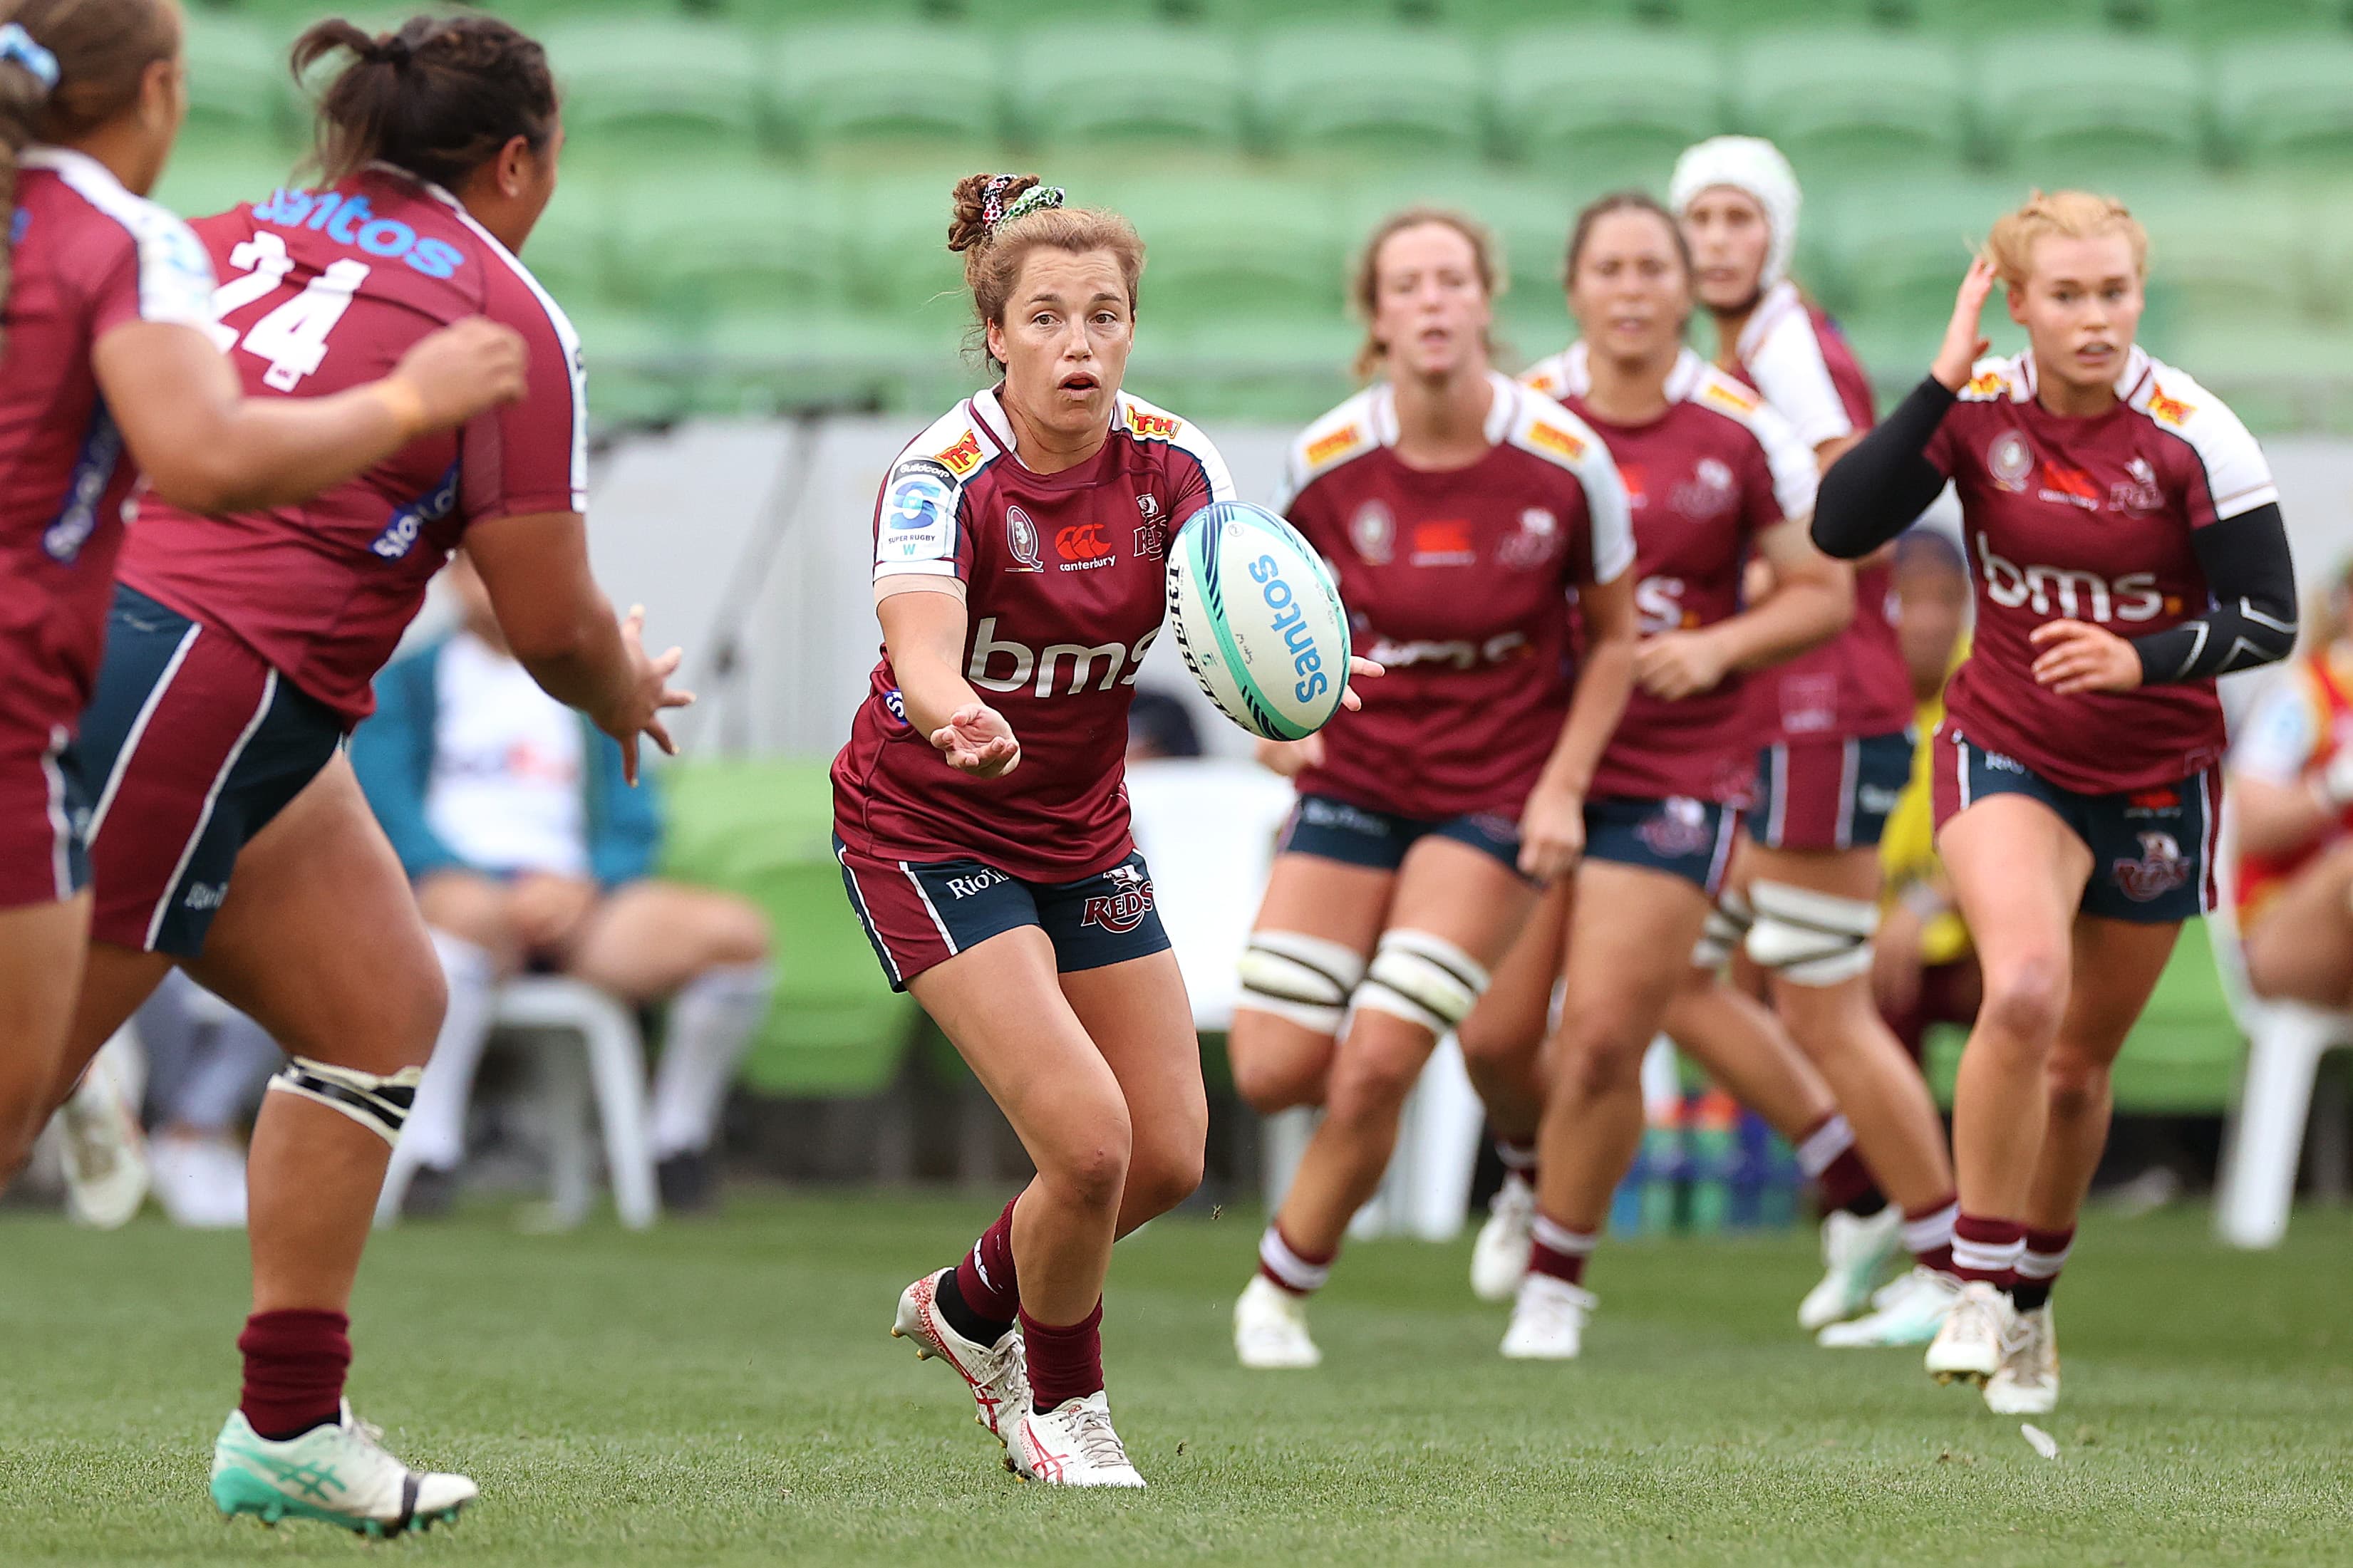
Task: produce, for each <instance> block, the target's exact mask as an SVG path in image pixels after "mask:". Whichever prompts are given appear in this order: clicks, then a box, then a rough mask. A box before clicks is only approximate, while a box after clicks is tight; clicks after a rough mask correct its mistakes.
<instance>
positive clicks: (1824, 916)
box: [1748, 882, 1879, 985]
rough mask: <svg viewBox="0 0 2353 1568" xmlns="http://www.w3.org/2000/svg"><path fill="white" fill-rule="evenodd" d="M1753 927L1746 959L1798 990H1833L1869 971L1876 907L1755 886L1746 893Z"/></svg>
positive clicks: (1776, 885)
mask: <svg viewBox="0 0 2353 1568" xmlns="http://www.w3.org/2000/svg"><path fill="white" fill-rule="evenodd" d="M1748 896H1749V900H1750V901H1751V902H1752V903H1754V904H1755V905H1756V907H1757V923H1756V924H1755V925H1754V926H1751V927H1750V928H1749V931H1748V956H1749V957H1751V958H1753V959H1755V960H1756V961H1757V963H1761V964H1763V965H1764V966H1765V967H1766V968H1767V969H1772V970H1778V971H1779V972H1780V973H1782V974H1785V975H1787V976H1788V978H1789V979H1790V980H1791V981H1792V982H1794V983H1795V984H1799V985H1836V984H1841V982H1843V981H1848V980H1852V979H1853V978H1854V977H1855V976H1856V975H1859V974H1866V973H1870V971H1871V938H1872V933H1873V932H1874V931H1877V930H1878V929H1879V906H1878V905H1876V904H1873V903H1869V902H1866V901H1865V900H1862V899H1842V898H1839V897H1837V896H1836V895H1834V894H1831V893H1817V892H1814V891H1811V890H1810V889H1805V888H1792V887H1789V886H1788V885H1787V884H1786V883H1781V882H1757V883H1755V884H1752V885H1751V886H1750V888H1749V889H1748Z"/></svg>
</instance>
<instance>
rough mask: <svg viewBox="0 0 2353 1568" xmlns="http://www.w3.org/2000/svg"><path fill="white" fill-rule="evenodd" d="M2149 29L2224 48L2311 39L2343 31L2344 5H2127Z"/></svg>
mask: <svg viewBox="0 0 2353 1568" xmlns="http://www.w3.org/2000/svg"><path fill="white" fill-rule="evenodd" d="M2131 3H2132V4H2133V5H2135V7H2136V8H2137V9H2138V10H2139V11H2141V12H2142V13H2144V15H2145V16H2146V19H2147V22H2148V24H2149V25H2150V26H2156V27H2158V28H2160V29H2162V30H2164V31H2166V32H2168V33H2172V34H2175V35H2177V36H2179V37H2185V38H2189V39H2192V40H2202V41H2204V42H2207V43H2211V44H2215V45H2228V44H2233V43H2237V42H2240V41H2242V40H2243V39H2246V38H2249V37H2268V36H2272V35H2294V36H2302V37H2306V38H2310V37H2313V35H2316V34H2321V33H2325V32H2327V31H2328V30H2331V29H2334V30H2336V31H2337V32H2338V33H2339V34H2342V33H2343V31H2344V30H2345V26H2346V15H2347V14H2346V6H2345V4H2344V0H2131Z"/></svg>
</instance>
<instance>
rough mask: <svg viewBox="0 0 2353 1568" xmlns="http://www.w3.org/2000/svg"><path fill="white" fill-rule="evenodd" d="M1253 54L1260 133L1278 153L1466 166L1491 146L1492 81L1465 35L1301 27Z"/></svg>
mask: <svg viewBox="0 0 2353 1568" xmlns="http://www.w3.org/2000/svg"><path fill="white" fill-rule="evenodd" d="M1250 53H1251V54H1252V56H1253V57H1254V61H1253V63H1254V64H1255V66H1256V68H1257V79H1256V83H1255V87H1256V91H1255V94H1254V97H1255V100H1256V108H1257V119H1258V123H1259V128H1260V131H1261V133H1262V134H1263V135H1264V137H1265V138H1266V141H1267V142H1268V144H1269V145H1270V146H1271V147H1273V148H1274V149H1276V150H1278V151H1281V152H1289V153H1319V152H1322V153H1372V154H1377V155H1380V156H1383V157H1388V158H1398V157H1412V158H1433V159H1434V158H1454V159H1468V158H1475V157H1477V156H1478V155H1479V154H1480V153H1481V152H1482V150H1483V149H1484V146H1485V142H1486V102H1485V99H1486V93H1485V80H1484V77H1483V74H1482V71H1481V70H1480V68H1479V62H1478V59H1477V58H1476V57H1475V56H1474V55H1473V54H1472V49H1471V47H1470V46H1469V45H1468V44H1466V43H1464V42H1462V41H1461V39H1459V38H1455V37H1450V36H1448V35H1446V34H1444V33H1437V32H1417V31H1411V30H1408V29H1405V28H1381V29H1373V28H1366V27H1345V26H1333V27H1297V28H1286V29H1284V30H1283V31H1282V32H1280V33H1275V34H1271V35H1269V36H1268V37H1266V38H1264V39H1263V40H1261V42H1260V43H1259V44H1257V45H1256V46H1254V47H1253V48H1252V49H1251V51H1250Z"/></svg>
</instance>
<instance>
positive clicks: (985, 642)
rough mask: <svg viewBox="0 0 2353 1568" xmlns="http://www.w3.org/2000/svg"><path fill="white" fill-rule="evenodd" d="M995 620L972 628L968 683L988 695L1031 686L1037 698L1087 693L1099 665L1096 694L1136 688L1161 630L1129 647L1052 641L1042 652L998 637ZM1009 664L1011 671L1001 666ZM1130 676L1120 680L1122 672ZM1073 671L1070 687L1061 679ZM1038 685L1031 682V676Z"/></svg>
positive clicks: (987, 618)
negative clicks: (1064, 674) (1100, 672)
mask: <svg viewBox="0 0 2353 1568" xmlns="http://www.w3.org/2000/svg"><path fill="white" fill-rule="evenodd" d="M1159 635H1160V628H1159V627H1158V626H1155V627H1153V628H1152V629H1151V630H1150V631H1148V632H1146V633H1145V634H1144V635H1143V636H1142V637H1138V638H1137V639H1136V642H1135V647H1133V648H1130V647H1128V646H1127V645H1126V644H1125V643H1116V642H1107V643H1096V644H1094V645H1093V646H1092V647H1088V646H1086V645H1083V644H1080V643H1072V642H1058V643H1050V644H1049V645H1047V646H1046V647H1042V648H1034V647H1030V646H1029V644H1028V643H1021V642H1013V641H1010V640H1008V639H1003V638H1000V637H997V617H996V616H982V617H981V620H980V624H979V625H978V626H975V627H973V629H972V661H971V662H970V663H969V664H968V665H966V666H965V672H964V673H965V679H967V680H969V681H971V682H972V683H973V684H974V685H975V686H977V687H979V688H980V689H982V690H984V691H1018V690H1020V689H1022V688H1023V687H1025V686H1026V687H1031V688H1032V689H1033V690H1034V691H1035V693H1036V694H1037V695H1038V696H1039V697H1069V696H1072V695H1074V694H1075V693H1078V692H1081V691H1084V690H1085V689H1087V686H1088V683H1089V682H1090V681H1097V676H1096V667H1097V666H1098V665H1100V666H1101V667H1102V676H1101V679H1100V681H1099V682H1098V683H1097V684H1096V685H1095V689H1096V690H1097V691H1109V690H1110V689H1112V688H1113V686H1133V685H1134V684H1135V678H1136V677H1137V676H1139V675H1142V674H1143V673H1144V656H1145V654H1146V653H1148V652H1150V651H1151V648H1152V644H1153V640H1154V639H1155V637H1159ZM1008 662H1009V665H1010V668H1002V667H1004V666H1005V665H1007V664H1008ZM1000 668H1002V673H998V671H999V670H1000ZM1123 670H1124V671H1125V672H1126V678H1125V679H1121V671H1123ZM1065 671H1068V672H1069V675H1070V679H1069V682H1068V683H1067V684H1065V683H1064V682H1063V679H1062V677H1063V673H1064V672H1065ZM1033 674H1034V675H1035V676H1036V677H1037V679H1036V681H1035V682H1034V684H1033V682H1032V681H1031V679H1030V677H1031V676H1032V675H1033Z"/></svg>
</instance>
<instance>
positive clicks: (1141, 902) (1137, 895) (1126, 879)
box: [1079, 866, 1152, 936]
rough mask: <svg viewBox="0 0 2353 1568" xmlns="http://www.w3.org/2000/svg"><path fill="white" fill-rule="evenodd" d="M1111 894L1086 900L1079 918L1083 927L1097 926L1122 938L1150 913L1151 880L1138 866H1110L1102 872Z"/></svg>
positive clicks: (1098, 895) (1102, 894)
mask: <svg viewBox="0 0 2353 1568" xmlns="http://www.w3.org/2000/svg"><path fill="white" fill-rule="evenodd" d="M1103 880H1104V881H1105V882H1107V883H1109V884H1110V885H1111V888H1112V891H1110V892H1108V893H1097V894H1095V895H1093V896H1092V897H1091V898H1089V899H1088V900H1087V905H1086V910H1085V912H1084V913H1083V914H1082V915H1081V916H1080V917H1079V924H1081V925H1082V926H1100V927H1102V928H1103V930H1104V931H1110V932H1111V933H1112V934H1113V935H1114V936H1125V935H1126V934H1127V933H1128V932H1129V931H1134V929H1135V928H1136V927H1138V926H1140V925H1142V924H1143V923H1144V917H1145V916H1146V915H1148V914H1150V913H1151V912H1152V879H1151V878H1149V877H1147V876H1145V874H1144V868H1142V867H1140V866H1113V868H1111V869H1110V870H1108V871H1106V872H1104V873H1103Z"/></svg>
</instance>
